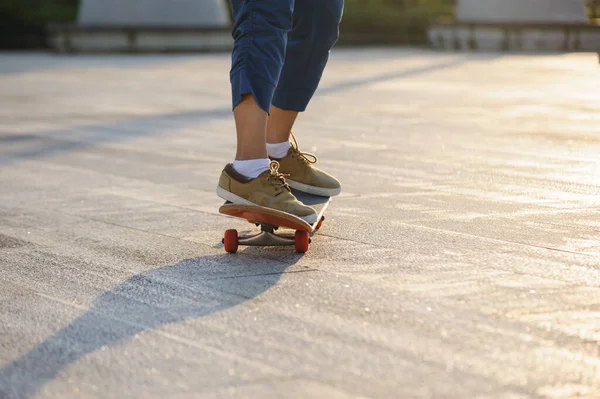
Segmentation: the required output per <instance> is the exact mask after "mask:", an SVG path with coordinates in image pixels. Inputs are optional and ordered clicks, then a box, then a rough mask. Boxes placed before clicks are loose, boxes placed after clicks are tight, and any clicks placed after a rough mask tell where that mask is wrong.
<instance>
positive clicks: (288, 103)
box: [273, 87, 315, 112]
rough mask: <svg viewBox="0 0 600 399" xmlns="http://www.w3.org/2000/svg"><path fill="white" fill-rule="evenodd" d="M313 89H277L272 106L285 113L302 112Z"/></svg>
mask: <svg viewBox="0 0 600 399" xmlns="http://www.w3.org/2000/svg"><path fill="white" fill-rule="evenodd" d="M314 93H315V89H287V88H281V87H280V88H278V89H277V93H276V94H275V96H274V97H273V105H274V106H276V107H277V108H281V109H283V110H286V111H296V112H304V111H306V107H307V106H308V103H309V102H310V100H311V98H312V96H313V95H314Z"/></svg>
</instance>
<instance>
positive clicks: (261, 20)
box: [230, 0, 293, 177]
mask: <svg viewBox="0 0 600 399" xmlns="http://www.w3.org/2000/svg"><path fill="white" fill-rule="evenodd" d="M231 6H232V11H233V16H234V21H235V23H234V26H233V32H232V36H233V38H234V48H233V52H232V62H231V71H230V79H231V90H232V104H233V113H234V118H235V123H236V131H237V151H236V157H235V159H236V161H248V160H263V161H264V162H263V164H265V163H266V165H264V168H263V169H264V170H266V169H267V168H268V163H267V150H266V146H265V142H266V125H267V117H268V113H269V111H270V106H271V102H272V99H273V94H274V92H275V88H276V86H277V82H278V81H279V76H280V74H281V69H282V67H283V63H284V57H285V47H286V43H287V34H288V32H289V31H290V30H291V28H292V25H291V20H292V12H293V0H261V1H251V0H231ZM253 174H254V176H251V177H256V175H257V174H256V173H253Z"/></svg>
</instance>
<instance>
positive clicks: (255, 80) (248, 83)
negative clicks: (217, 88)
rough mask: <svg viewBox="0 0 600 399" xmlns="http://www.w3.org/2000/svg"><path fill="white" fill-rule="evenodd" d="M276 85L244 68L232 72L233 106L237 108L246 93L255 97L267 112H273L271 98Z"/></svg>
mask: <svg viewBox="0 0 600 399" xmlns="http://www.w3.org/2000/svg"><path fill="white" fill-rule="evenodd" d="M275 88H276V86H275V85H274V84H272V83H270V82H268V81H266V80H264V79H262V78H260V77H259V76H256V75H254V76H252V75H250V74H249V73H248V71H247V70H246V69H245V68H243V69H240V70H238V71H237V72H234V73H232V74H231V94H232V99H231V100H232V107H233V108H235V107H237V106H238V104H239V103H240V102H241V101H242V98H243V96H244V95H246V94H250V95H252V96H253V97H254V100H255V101H256V103H257V104H258V106H259V107H260V108H261V109H262V110H263V111H265V112H266V113H267V114H270V113H271V99H272V98H273V94H274V93H275Z"/></svg>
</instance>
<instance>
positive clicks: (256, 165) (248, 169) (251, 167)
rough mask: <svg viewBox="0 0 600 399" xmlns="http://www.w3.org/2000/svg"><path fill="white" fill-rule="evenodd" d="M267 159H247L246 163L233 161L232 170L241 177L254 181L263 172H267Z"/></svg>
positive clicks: (268, 162)
mask: <svg viewBox="0 0 600 399" xmlns="http://www.w3.org/2000/svg"><path fill="white" fill-rule="evenodd" d="M270 164H271V160H270V159H269V158H261V159H249V160H247V161H237V160H236V161H233V169H235V170H236V172H238V173H239V174H241V175H244V176H246V177H249V178H250V179H256V178H257V177H258V175H260V174H261V173H262V172H264V171H265V170H269V165H270Z"/></svg>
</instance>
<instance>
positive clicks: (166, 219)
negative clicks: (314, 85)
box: [0, 49, 600, 399]
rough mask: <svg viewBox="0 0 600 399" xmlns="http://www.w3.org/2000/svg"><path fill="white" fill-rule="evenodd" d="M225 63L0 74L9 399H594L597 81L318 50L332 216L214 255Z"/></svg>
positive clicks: (545, 62) (318, 119) (318, 109)
mask: <svg viewBox="0 0 600 399" xmlns="http://www.w3.org/2000/svg"><path fill="white" fill-rule="evenodd" d="M228 66H229V57H228V56H227V55H209V56H171V57H162V56H139V57H135V56H132V57H129V56H124V57H117V56H114V57H112V56H78V57H52V56H48V55H36V54H20V55H14V54H13V55H7V54H5V55H2V57H1V58H0V268H1V272H0V397H2V398H3V399H25V398H141V397H143V398H197V397H202V398H213V397H215V398H216V397H260V398H267V397H273V398H274V397H323V398H346V397H374V398H375V397H377V398H383V397H398V398H519V399H520V398H572V397H585V398H597V397H599V396H600V345H599V340H600V288H599V285H600V241H599V239H598V236H599V234H600V213H599V212H598V207H599V205H600V195H599V194H600V164H599V162H598V161H599V155H598V154H599V152H600V97H599V93H600V78H599V72H600V69H599V68H598V65H597V56H595V55H592V54H580V55H542V56H531V55H520V56H516V55H515V56H503V55H494V54H482V55H467V54H450V53H447V54H441V53H429V52H423V51H416V50H415V51H407V50H385V49H379V50H365V51H361V50H354V51H349V50H341V49H338V50H335V51H334V52H333V57H332V61H331V64H330V68H329V69H328V71H327V72H326V75H325V77H324V81H323V84H322V89H321V90H320V92H319V95H318V96H317V97H316V98H315V100H314V102H313V103H312V105H311V107H310V109H309V111H308V112H307V113H306V115H304V116H303V117H302V119H301V121H300V122H299V124H298V126H297V129H296V134H297V136H298V137H299V140H300V144H301V146H302V147H303V148H304V149H305V150H308V151H313V152H315V153H316V154H317V155H318V156H319V157H320V162H319V165H321V166H322V167H323V168H326V169H327V170H329V171H331V172H332V173H334V174H335V175H337V176H338V177H339V178H340V180H341V181H342V182H343V185H344V193H343V195H342V196H341V197H340V198H338V199H337V200H335V201H334V202H333V204H332V205H331V207H330V212H329V214H328V216H329V218H328V220H327V223H326V224H325V226H324V227H323V229H322V231H321V233H320V234H319V235H318V236H317V237H316V238H315V239H314V240H313V245H312V246H311V250H310V252H309V253H308V254H306V255H304V256H300V255H296V254H294V253H292V250H291V249H289V248H276V249H257V248H251V249H244V250H242V251H241V252H240V253H238V254H236V255H228V254H225V253H224V251H223V248H222V245H221V244H220V240H221V235H222V232H223V231H224V230H225V229H227V228H231V227H236V228H239V229H240V230H245V229H247V228H248V226H249V225H248V224H247V223H245V222H242V221H238V220H234V219H229V218H226V217H223V216H220V215H219V214H218V213H217V207H218V205H219V204H220V200H219V199H218V198H217V197H216V195H215V194H214V189H215V185H216V180H217V176H218V173H219V172H220V170H221V168H222V167H223V165H224V164H225V163H226V162H227V161H229V160H230V159H231V158H232V156H233V148H234V144H235V141H234V133H233V132H234V130H233V123H232V118H231V113H230V109H229V89H228Z"/></svg>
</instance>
